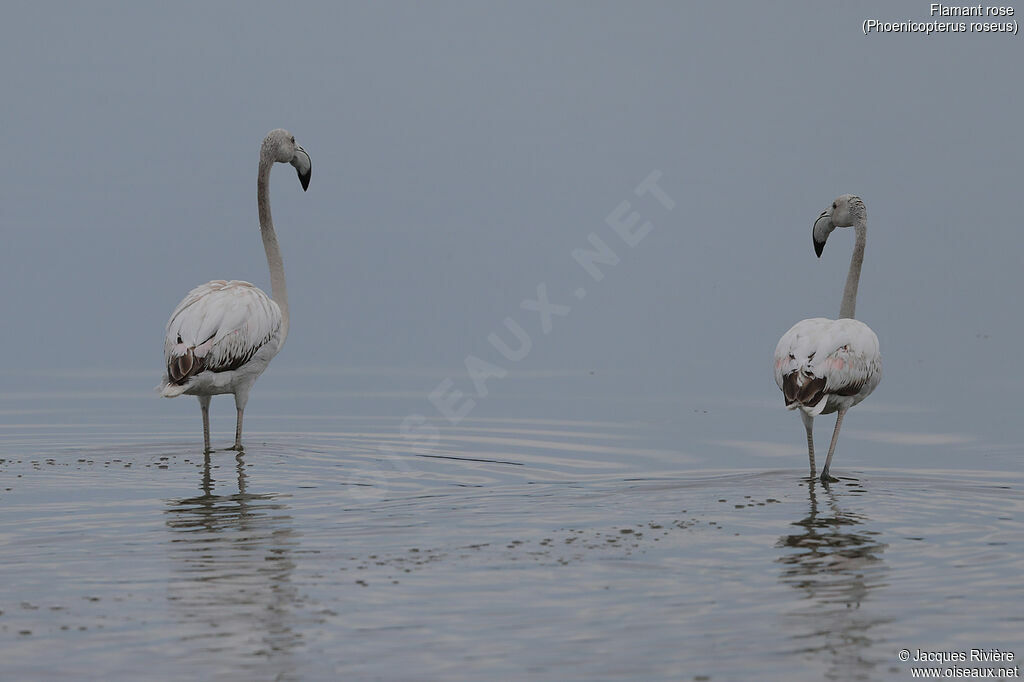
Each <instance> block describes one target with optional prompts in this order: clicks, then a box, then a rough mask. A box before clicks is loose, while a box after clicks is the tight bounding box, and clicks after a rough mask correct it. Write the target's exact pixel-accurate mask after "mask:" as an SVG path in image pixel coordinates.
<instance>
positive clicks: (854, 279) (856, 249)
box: [839, 216, 868, 319]
mask: <svg viewBox="0 0 1024 682" xmlns="http://www.w3.org/2000/svg"><path fill="white" fill-rule="evenodd" d="M854 230H855V231H856V233H857V241H856V243H855V244H854V245H853V255H852V256H850V271H849V272H848V273H847V274H846V288H845V289H843V304H842V305H841V306H840V308H839V317H840V318H844V317H849V318H851V319H852V318H853V317H854V312H855V311H856V308H857V285H858V284H860V268H861V266H862V265H864V246H865V245H866V244H867V241H868V225H867V218H866V217H864V216H861V217H859V218H858V219H857V222H856V223H855V224H854Z"/></svg>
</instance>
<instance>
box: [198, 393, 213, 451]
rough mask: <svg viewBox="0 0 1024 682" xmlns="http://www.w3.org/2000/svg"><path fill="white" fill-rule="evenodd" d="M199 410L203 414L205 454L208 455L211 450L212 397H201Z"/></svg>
mask: <svg viewBox="0 0 1024 682" xmlns="http://www.w3.org/2000/svg"><path fill="white" fill-rule="evenodd" d="M199 409H200V410H202V412H203V454H205V455H208V454H210V453H211V452H213V450H211V449H210V396H208V395H201V396H199Z"/></svg>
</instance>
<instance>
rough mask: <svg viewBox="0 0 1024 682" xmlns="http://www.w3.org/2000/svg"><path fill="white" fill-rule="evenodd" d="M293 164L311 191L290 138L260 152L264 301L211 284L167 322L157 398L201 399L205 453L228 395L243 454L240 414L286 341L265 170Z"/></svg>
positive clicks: (281, 136) (274, 139) (253, 292)
mask: <svg viewBox="0 0 1024 682" xmlns="http://www.w3.org/2000/svg"><path fill="white" fill-rule="evenodd" d="M275 162H276V163H290V164H291V165H292V166H294V167H295V170H296V171H297V172H298V174H299V182H301V183H302V189H303V191H305V190H306V188H307V187H309V177H310V174H311V171H312V164H311V162H310V159H309V154H307V153H306V150H305V149H303V148H302V147H300V146H299V145H297V144H296V143H295V137H294V136H293V135H292V134H291V133H289V132H288V131H287V130H281V129H280V128H278V129H277V130H272V131H270V133H268V134H267V137H266V138H265V139H264V140H263V145H262V146H261V147H260V163H259V174H258V176H257V180H256V201H257V205H258V209H259V217H260V233H261V235H262V236H263V248H264V249H265V250H266V252H267V265H268V266H269V267H270V292H271V295H270V296H267V295H266V294H265V293H263V292H262V291H260V290H259V289H258V288H257V287H254V286H253V285H252V284H249V283H248V282H242V281H239V280H231V281H230V282H225V281H224V280H214V281H212V282H207V283H206V284H202V285H200V286H198V287H196V288H195V289H193V290H192V291H190V292H189V294H188V296H186V297H185V298H184V300H182V302H181V303H179V304H178V307H177V308H175V309H174V312H173V313H172V314H171V319H170V320H169V321H168V322H167V337H166V338H165V339H164V376H163V379H162V381H161V384H160V386H159V387H158V388H157V390H159V391H160V395H162V396H163V397H165V398H174V397H176V396H179V395H181V394H183V393H184V394H186V395H194V396H197V397H198V398H199V408H200V409H201V410H202V412H203V446H204V448H205V451H206V452H207V453H209V452H211V450H210V398H211V397H212V396H215V395H218V394H221V393H233V394H234V396H235V409H236V411H237V413H238V414H237V421H236V422H235V444H234V446H232V448H231V449H233V450H241V449H242V413H243V412H244V411H245V404H246V402H247V401H248V400H249V389H251V388H252V385H253V383H254V382H255V381H256V379H257V377H259V375H260V374H262V373H263V370H265V369H266V368H267V365H268V364H269V363H270V360H271V358H273V357H274V356H275V355H277V352H278V351H279V350H281V346H283V345H284V340H285V338H286V337H287V336H288V291H287V289H286V288H285V281H284V264H283V262H282V261H281V249H280V248H279V247H278V245H277V235H276V234H275V233H274V221H273V219H272V218H271V216H270V195H269V185H270V168H271V166H273V165H274V163H275Z"/></svg>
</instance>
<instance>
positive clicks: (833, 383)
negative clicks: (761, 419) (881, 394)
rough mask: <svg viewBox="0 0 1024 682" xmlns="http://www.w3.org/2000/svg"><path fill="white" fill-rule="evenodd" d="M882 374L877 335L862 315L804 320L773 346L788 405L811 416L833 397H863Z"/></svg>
mask: <svg viewBox="0 0 1024 682" xmlns="http://www.w3.org/2000/svg"><path fill="white" fill-rule="evenodd" d="M881 378H882V356H881V353H880V352H879V346H878V337H877V336H876V335H875V333H874V332H873V331H871V328H870V327H868V326H867V325H866V324H864V323H863V322H860V321H858V320H854V319H848V318H844V319H840V320H829V319H827V318H823V317H817V318H811V319H807V320H801V321H800V322H797V323H796V324H795V325H793V327H792V328H791V329H790V330H789V331H788V332H786V333H785V334H783V336H782V338H781V339H780V340H779V344H778V346H776V349H775V383H776V384H778V386H779V388H780V389H781V390H782V393H783V396H784V397H785V401H786V407H788V408H790V409H796V408H798V407H799V408H801V409H803V410H804V411H805V412H807V413H808V414H810V415H811V416H816V415H818V414H821V413H822V411H823V410H824V409H825V408H826V406H827V404H828V399H829V397H832V396H836V397H842V398H852V400H853V402H852V404H856V403H858V402H860V401H861V400H863V399H864V398H866V397H867V396H868V395H869V394H870V393H871V392H872V391H873V390H874V389H875V387H876V386H877V385H878V383H879V381H881ZM830 411H831V410H830Z"/></svg>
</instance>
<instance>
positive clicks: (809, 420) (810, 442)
mask: <svg viewBox="0 0 1024 682" xmlns="http://www.w3.org/2000/svg"><path fill="white" fill-rule="evenodd" d="M800 418H801V419H802V420H803V422H804V429H806V430H807V457H808V459H810V461H811V478H814V475H815V474H816V473H817V471H816V469H815V467H814V429H813V427H814V417H812V416H810V415H808V414H807V413H806V412H804V411H803V410H800Z"/></svg>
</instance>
